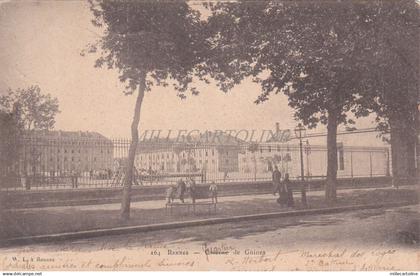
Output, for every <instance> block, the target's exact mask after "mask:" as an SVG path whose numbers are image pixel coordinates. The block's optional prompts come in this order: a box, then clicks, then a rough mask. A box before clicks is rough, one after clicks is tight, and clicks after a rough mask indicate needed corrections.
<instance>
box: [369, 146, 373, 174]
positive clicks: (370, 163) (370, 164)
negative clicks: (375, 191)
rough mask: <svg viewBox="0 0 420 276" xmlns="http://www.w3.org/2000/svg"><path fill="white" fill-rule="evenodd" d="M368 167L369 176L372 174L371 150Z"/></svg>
mask: <svg viewBox="0 0 420 276" xmlns="http://www.w3.org/2000/svg"><path fill="white" fill-rule="evenodd" d="M369 169H370V177H372V176H373V174H372V152H371V151H369Z"/></svg>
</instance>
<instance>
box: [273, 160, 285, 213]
mask: <svg viewBox="0 0 420 276" xmlns="http://www.w3.org/2000/svg"><path fill="white" fill-rule="evenodd" d="M276 193H279V197H278V199H277V203H278V204H280V206H281V207H285V206H287V187H286V185H285V184H284V182H282V181H281V173H280V171H279V168H278V167H277V166H275V167H274V171H273V195H276Z"/></svg>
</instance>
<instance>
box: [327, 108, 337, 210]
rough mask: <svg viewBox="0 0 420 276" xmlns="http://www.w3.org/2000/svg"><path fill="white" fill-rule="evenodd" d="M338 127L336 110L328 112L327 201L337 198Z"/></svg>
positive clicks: (333, 200)
mask: <svg viewBox="0 0 420 276" xmlns="http://www.w3.org/2000/svg"><path fill="white" fill-rule="evenodd" d="M337 127H338V116H337V113H336V111H330V112H328V126H327V131H328V133H327V157H328V161H327V182H326V185H325V199H326V201H327V203H329V204H331V203H334V202H335V201H336V199H337V191H336V189H337V187H336V184H337Z"/></svg>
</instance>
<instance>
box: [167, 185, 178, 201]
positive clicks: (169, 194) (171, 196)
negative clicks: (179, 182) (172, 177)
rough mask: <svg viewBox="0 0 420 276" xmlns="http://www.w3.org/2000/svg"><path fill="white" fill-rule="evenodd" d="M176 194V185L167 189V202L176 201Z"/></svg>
mask: <svg viewBox="0 0 420 276" xmlns="http://www.w3.org/2000/svg"><path fill="white" fill-rule="evenodd" d="M175 194H176V188H175V187H174V186H172V185H171V186H169V188H168V189H166V204H169V203H172V202H173V201H174V198H175Z"/></svg>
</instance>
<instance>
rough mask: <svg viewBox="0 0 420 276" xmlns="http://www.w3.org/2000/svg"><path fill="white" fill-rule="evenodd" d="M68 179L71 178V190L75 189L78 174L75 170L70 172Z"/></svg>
mask: <svg viewBox="0 0 420 276" xmlns="http://www.w3.org/2000/svg"><path fill="white" fill-rule="evenodd" d="M70 177H71V187H72V188H77V180H78V179H77V178H78V174H77V171H76V170H74V169H73V170H72V171H71V173H70Z"/></svg>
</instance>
